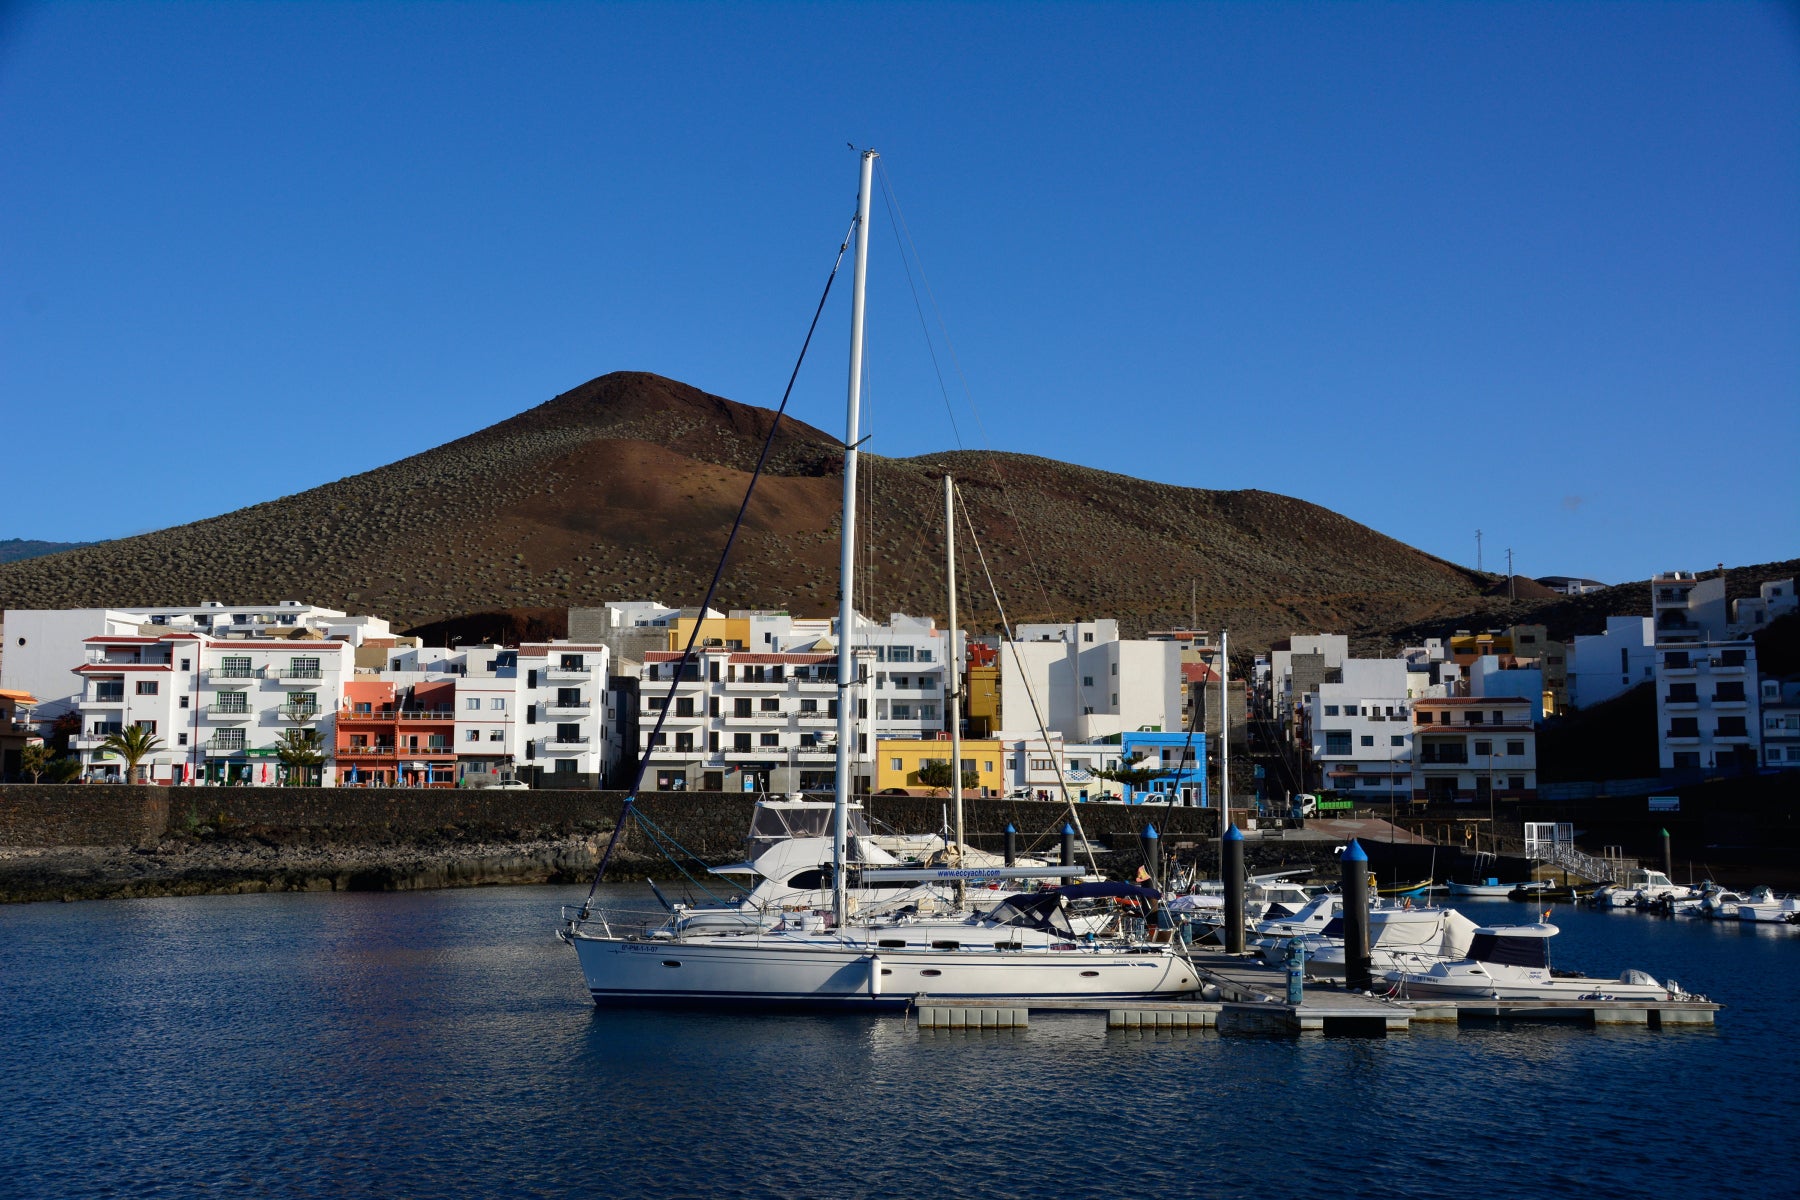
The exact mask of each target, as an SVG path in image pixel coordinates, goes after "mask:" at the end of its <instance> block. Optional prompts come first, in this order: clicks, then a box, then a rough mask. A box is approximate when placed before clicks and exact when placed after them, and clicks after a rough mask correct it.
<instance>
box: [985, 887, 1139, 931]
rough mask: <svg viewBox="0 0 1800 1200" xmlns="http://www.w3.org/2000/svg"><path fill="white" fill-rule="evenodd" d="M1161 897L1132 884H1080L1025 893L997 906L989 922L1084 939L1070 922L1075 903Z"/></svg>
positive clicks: (1009, 898) (989, 916)
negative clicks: (1071, 907)
mask: <svg viewBox="0 0 1800 1200" xmlns="http://www.w3.org/2000/svg"><path fill="white" fill-rule="evenodd" d="M1161 895H1162V893H1161V892H1159V891H1157V890H1156V889H1155V888H1145V887H1137V886H1136V885H1134V884H1129V883H1077V884H1071V885H1069V886H1068V887H1061V888H1050V889H1048V890H1046V891H1042V892H1021V893H1019V894H1017V895H1013V896H1008V897H1007V898H1006V899H1004V900H1002V901H1001V902H1000V903H999V904H997V905H995V906H994V908H993V910H992V911H991V912H989V913H988V915H987V919H988V920H989V921H992V922H994V923H995V924H997V925H1017V926H1019V927H1021V928H1024V929H1042V930H1046V931H1049V932H1051V933H1060V934H1063V935H1064V936H1066V937H1071V938H1073V937H1079V936H1082V935H1080V934H1078V933H1076V931H1075V928H1074V926H1073V925H1071V924H1070V922H1069V913H1068V908H1069V902H1070V901H1072V900H1090V899H1123V900H1155V899H1157V898H1158V897H1160V896H1161Z"/></svg>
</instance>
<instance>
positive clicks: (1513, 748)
mask: <svg viewBox="0 0 1800 1200" xmlns="http://www.w3.org/2000/svg"><path fill="white" fill-rule="evenodd" d="M1506 753H1507V755H1508V756H1509V757H1512V758H1523V757H1525V743H1524V742H1522V741H1518V742H1507V743H1506Z"/></svg>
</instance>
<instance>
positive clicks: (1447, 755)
mask: <svg viewBox="0 0 1800 1200" xmlns="http://www.w3.org/2000/svg"><path fill="white" fill-rule="evenodd" d="M1419 761H1420V762H1421V763H1423V764H1424V765H1426V766H1428V767H1466V766H1468V765H1469V756H1468V755H1467V754H1466V753H1464V752H1463V751H1461V750H1432V749H1430V748H1426V749H1424V750H1421V751H1420V752H1419Z"/></svg>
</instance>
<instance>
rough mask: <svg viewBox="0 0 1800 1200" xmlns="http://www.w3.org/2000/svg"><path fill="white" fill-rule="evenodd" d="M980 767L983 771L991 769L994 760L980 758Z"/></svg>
mask: <svg viewBox="0 0 1800 1200" xmlns="http://www.w3.org/2000/svg"><path fill="white" fill-rule="evenodd" d="M981 769H982V770H984V771H992V770H993V769H994V760H993V759H991V758H984V759H982V760H981Z"/></svg>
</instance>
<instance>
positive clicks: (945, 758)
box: [875, 738, 1006, 796]
mask: <svg viewBox="0 0 1800 1200" xmlns="http://www.w3.org/2000/svg"><path fill="white" fill-rule="evenodd" d="M962 754H963V770H964V772H968V771H973V772H975V774H976V777H977V784H976V788H975V789H974V791H973V792H969V790H968V789H966V788H965V793H966V794H973V795H986V796H999V795H1002V794H1003V791H1002V787H1003V776H1002V771H1003V770H1004V769H1005V766H1006V762H1005V759H1004V758H1003V757H1002V755H1001V752H1000V743H999V742H997V741H985V740H967V741H964V742H963V744H962ZM949 761H950V739H949V738H933V739H930V740H918V739H913V738H878V739H876V742H875V790H876V791H877V792H884V791H886V790H887V789H888V788H906V789H908V790H909V791H910V790H914V789H921V788H923V789H929V788H930V786H931V785H930V784H927V783H923V782H921V781H920V779H919V768H921V767H923V766H924V765H925V764H926V763H931V762H949ZM943 792H944V794H945V795H949V794H950V789H949V788H945V789H943Z"/></svg>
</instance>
